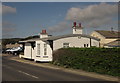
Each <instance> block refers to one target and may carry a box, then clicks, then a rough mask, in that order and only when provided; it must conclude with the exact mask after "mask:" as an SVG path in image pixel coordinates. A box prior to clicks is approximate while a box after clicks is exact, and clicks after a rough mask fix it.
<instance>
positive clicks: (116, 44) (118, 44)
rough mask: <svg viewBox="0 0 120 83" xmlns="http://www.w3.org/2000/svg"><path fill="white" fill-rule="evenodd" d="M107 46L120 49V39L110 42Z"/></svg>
mask: <svg viewBox="0 0 120 83" xmlns="http://www.w3.org/2000/svg"><path fill="white" fill-rule="evenodd" d="M105 46H111V47H120V39H118V40H115V41H112V42H109V43H107V44H105Z"/></svg>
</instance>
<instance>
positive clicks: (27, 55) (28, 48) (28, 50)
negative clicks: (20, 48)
mask: <svg viewBox="0 0 120 83" xmlns="http://www.w3.org/2000/svg"><path fill="white" fill-rule="evenodd" d="M24 58H28V59H31V44H30V43H25V49H24Z"/></svg>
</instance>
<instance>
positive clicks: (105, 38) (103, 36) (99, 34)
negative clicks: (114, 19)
mask: <svg viewBox="0 0 120 83" xmlns="http://www.w3.org/2000/svg"><path fill="white" fill-rule="evenodd" d="M119 34H120V32H118V31H113V30H111V31H105V30H95V31H93V32H92V33H91V36H93V37H96V38H99V39H100V47H104V46H105V44H106V45H107V43H110V42H113V41H116V40H118V39H119V38H120V35H119Z"/></svg>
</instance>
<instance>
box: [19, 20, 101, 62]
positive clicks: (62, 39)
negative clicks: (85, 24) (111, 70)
mask: <svg viewBox="0 0 120 83" xmlns="http://www.w3.org/2000/svg"><path fill="white" fill-rule="evenodd" d="M72 28H73V34H68V35H61V36H48V34H47V32H46V30H42V32H41V33H40V38H33V39H29V40H24V41H20V43H23V44H24V46H25V47H24V48H25V49H24V55H23V56H21V55H20V57H23V58H28V59H34V60H35V61H43V62H46V61H52V60H53V57H52V53H53V51H55V50H57V49H60V48H68V47H79V48H85V47H91V46H96V47H99V39H98V38H95V37H92V36H89V35H85V34H82V29H83V28H82V26H81V24H79V25H77V24H76V22H74V24H73V27H72Z"/></svg>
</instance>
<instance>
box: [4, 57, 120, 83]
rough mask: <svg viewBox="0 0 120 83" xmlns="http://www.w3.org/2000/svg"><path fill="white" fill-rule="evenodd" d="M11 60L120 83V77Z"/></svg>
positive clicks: (21, 59)
mask: <svg viewBox="0 0 120 83" xmlns="http://www.w3.org/2000/svg"><path fill="white" fill-rule="evenodd" d="M4 56H7V55H4ZM10 59H11V60H14V61H17V62H20V63H25V64H30V65H34V66H38V67H43V68H48V69H56V70H60V71H63V72H67V73H72V74H76V75H81V76H87V77H91V78H95V79H101V80H105V81H117V82H120V78H119V77H114V76H109V75H103V74H97V73H94V72H86V71H83V70H78V69H71V68H63V67H60V66H56V65H53V64H50V63H36V62H34V61H31V60H26V59H23V58H19V57H18V56H15V57H10Z"/></svg>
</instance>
